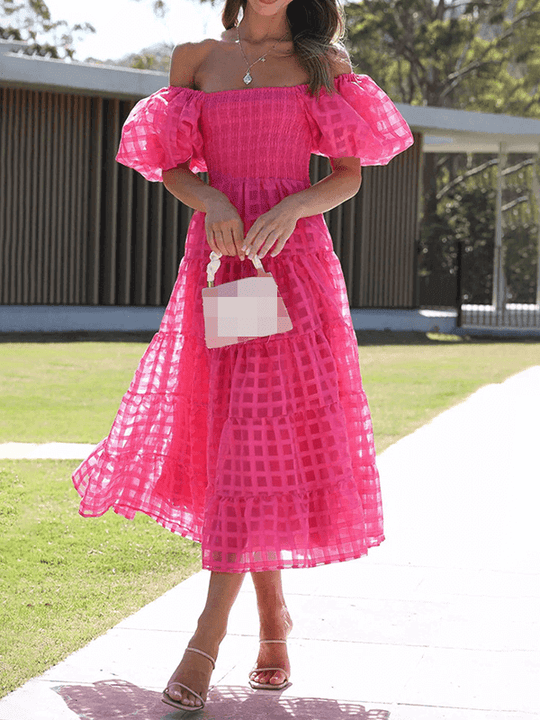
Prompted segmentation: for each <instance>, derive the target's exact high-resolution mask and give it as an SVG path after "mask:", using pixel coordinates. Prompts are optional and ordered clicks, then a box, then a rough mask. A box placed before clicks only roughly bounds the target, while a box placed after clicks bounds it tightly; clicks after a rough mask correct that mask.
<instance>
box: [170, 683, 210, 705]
mask: <svg viewBox="0 0 540 720" xmlns="http://www.w3.org/2000/svg"><path fill="white" fill-rule="evenodd" d="M173 685H180V687H182V688H184V690H187V691H188V692H189V693H191V694H192V695H195V697H196V698H198V699H199V700H200V701H201V702H202V704H203V705H204V700H203V699H202V697H201V696H200V695H199V693H196V692H195V690H192V689H191V688H190V687H188V686H187V685H184V683H181V682H178V681H175V682H172V683H169V684H168V685H167V689H166V690H165V692H166V693H167V695H169V688H171V687H172V686H173ZM169 697H170V698H171V700H174V702H177V703H178V704H179V705H183V704H184V703H182V702H180V700H176V699H175V698H172V697H171V696H170V695H169ZM186 707H190V706H189V705H186Z"/></svg>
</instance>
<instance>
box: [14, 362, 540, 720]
mask: <svg viewBox="0 0 540 720" xmlns="http://www.w3.org/2000/svg"><path fill="white" fill-rule="evenodd" d="M539 417H540V366H538V367H533V368H530V369H529V370H526V371H525V372H522V373H520V374H519V375H516V376H514V377H512V378H510V379H508V380H507V381H506V382H504V383H502V384H498V385H489V386H487V387H484V388H482V389H481V390H479V391H478V392H476V393H474V394H473V395H472V396H471V397H470V398H469V399H468V400H466V401H465V402H464V403H462V404H460V405H457V406H456V407H454V408H452V409H450V410H448V411H446V412H444V413H443V414H441V415H439V416H438V417H437V418H435V420H433V421H432V422H431V423H430V424H428V425H426V426H424V427H423V428H421V429H419V430H417V431H416V432H414V433H413V434H412V435H409V436H408V437H406V438H403V439H402V440H400V441H398V442H397V443H396V444H395V445H393V446H392V447H390V448H389V449H388V450H386V451H385V452H384V453H383V454H382V455H381V456H380V457H379V468H380V472H381V483H382V492H383V504H384V509H385V526H386V536H387V539H386V541H385V542H384V543H383V544H382V545H381V546H380V547H379V548H374V549H373V550H370V552H369V556H368V557H364V558H361V559H359V560H354V561H349V562H345V563H342V564H335V565H326V566H321V567H317V568H310V569H305V570H286V571H283V582H284V587H285V594H286V597H287V604H288V607H289V610H290V611H291V615H292V618H293V621H294V623H295V626H294V629H293V632H292V635H291V636H290V639H289V652H290V658H291V666H292V673H291V681H292V685H290V687H289V688H287V689H286V690H284V691H282V692H275V691H255V690H251V688H250V687H249V686H248V685H247V675H248V672H249V670H250V669H251V668H252V666H253V663H254V661H255V658H256V654H257V648H258V642H257V640H258V623H257V614H256V607H255V597H254V591H253V585H252V582H251V578H250V577H249V578H246V581H245V583H244V586H243V588H242V591H241V592H240V595H239V597H238V600H237V602H236V604H235V606H234V608H233V610H232V613H231V618H230V622H229V633H228V635H227V637H226V638H225V640H224V642H223V643H222V645H221V648H220V654H219V657H218V661H217V667H216V670H215V671H214V674H213V675H212V683H213V684H214V685H213V688H212V690H211V692H210V694H209V697H208V704H207V706H206V708H205V709H204V710H203V711H202V712H200V713H198V714H194V715H193V717H194V718H196V719H197V720H198V719H199V718H200V719H201V720H203V719H205V720H210V718H212V719H214V720H232V718H235V719H236V718H245V719H246V720H255V719H257V720H261V719H262V718H265V719H266V718H270V719H271V720H290V718H294V720H338V719H339V718H347V719H348V720H352V719H354V720H532V718H540V656H539V647H540V643H539V639H540V621H539V613H538V607H539V605H540V533H539V526H540V523H539V522H538V499H539V495H540V491H539V480H540V452H539V447H540V442H539V440H540V420H539ZM208 577H209V573H208V572H207V571H202V572H200V573H198V574H197V575H194V576H193V577H191V578H189V579H188V580H186V581H185V582H183V583H181V584H180V585H179V586H177V587H176V588H174V589H173V590H171V591H169V592H168V593H166V594H165V595H163V596H162V597H160V598H159V599H158V600H156V601H155V602H153V603H151V604H150V605H148V606H146V607H144V608H143V609H142V610H140V611H139V612H137V613H135V614H134V615H132V616H131V617H129V618H127V619H125V620H123V621H122V622H121V623H119V624H118V625H117V626H116V627H114V628H113V629H112V630H110V631H109V632H108V633H107V634H106V635H104V636H102V637H100V638H98V639H96V640H95V641H93V642H92V643H90V644H89V645H88V646H86V647H85V648H83V649H81V650H80V651H78V652H76V653H74V654H73V655H71V656H70V657H68V658H67V659H66V660H65V661H63V662H61V663H59V664H58V665H57V666H55V667H53V668H51V669H50V670H48V671H47V672H46V673H45V674H44V675H42V676H41V677H38V678H35V679H33V680H31V681H30V682H28V683H26V685H24V686H23V687H22V688H20V689H18V690H16V691H15V692H13V693H11V695H8V696H7V697H5V698H4V699H2V700H1V701H0V720H68V718H69V719H71V720H74V719H76V718H85V719H87V720H111V719H112V718H131V717H137V718H139V719H142V720H160V719H162V720H164V719H165V718H167V719H169V718H170V720H172V719H173V718H187V717H191V715H188V714H187V713H182V712H180V711H178V712H175V711H172V712H170V713H169V712H168V710H169V709H170V710H172V708H168V706H166V705H164V704H163V703H161V702H160V695H161V690H162V689H163V687H164V684H165V682H166V680H167V679H168V678H169V676H170V674H171V672H172V670H174V668H175V667H176V665H177V664H178V662H179V660H180V658H181V656H182V654H183V651H184V647H185V645H186V644H187V642H188V640H189V639H190V637H191V635H192V633H193V630H194V628H195V624H196V620H197V617H198V615H199V612H200V610H201V608H202V606H203V603H204V600H205V597H206V589H207V585H208Z"/></svg>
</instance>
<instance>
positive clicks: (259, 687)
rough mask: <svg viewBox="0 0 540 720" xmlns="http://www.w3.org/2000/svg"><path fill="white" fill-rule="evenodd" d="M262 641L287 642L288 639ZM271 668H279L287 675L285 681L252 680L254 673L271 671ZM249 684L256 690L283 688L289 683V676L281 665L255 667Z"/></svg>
mask: <svg viewBox="0 0 540 720" xmlns="http://www.w3.org/2000/svg"><path fill="white" fill-rule="evenodd" d="M259 642H260V643H286V642H287V641H286V640H259ZM271 670H274V671H276V670H279V671H280V672H282V673H283V674H284V675H285V680H283V682H280V683H277V684H274V683H260V682H256V681H255V680H252V679H251V678H252V676H253V675H254V674H258V673H261V672H270V671H271ZM249 684H250V686H251V687H252V688H253V689H254V690H282V689H283V688H284V687H285V686H286V685H288V684H289V676H288V675H287V673H286V672H285V670H284V669H283V668H280V667H268V668H254V669H253V670H252V671H251V672H250V673H249Z"/></svg>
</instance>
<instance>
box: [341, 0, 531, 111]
mask: <svg viewBox="0 0 540 720" xmlns="http://www.w3.org/2000/svg"><path fill="white" fill-rule="evenodd" d="M346 15H347V30H348V38H349V46H350V51H351V57H352V59H353V62H354V63H355V64H356V65H357V66H358V68H359V72H361V73H367V74H368V75H370V76H371V77H373V79H374V80H375V81H376V82H377V83H379V84H380V85H381V87H384V88H385V90H386V91H387V92H388V94H389V95H391V96H392V98H393V99H395V100H396V101H398V102H405V103H410V104H412V105H429V106H431V107H451V108H460V109H466V110H478V111H482V112H504V113H508V114H516V115H526V116H530V117H540V51H539V47H538V37H540V0H486V1H485V2H482V1H479V0H476V1H472V2H460V1H459V0H456V2H447V1H446V0H440V1H439V2H432V0H361V2H358V3H354V4H350V5H347V6H346Z"/></svg>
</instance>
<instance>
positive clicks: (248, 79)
mask: <svg viewBox="0 0 540 720" xmlns="http://www.w3.org/2000/svg"><path fill="white" fill-rule="evenodd" d="M288 32H289V31H288V30H287V32H286V33H285V35H284V36H283V37H282V38H280V39H279V40H278V41H277V43H276V44H275V45H272V47H271V48H270V50H273V49H274V48H275V47H276V45H277V44H278V43H280V42H281V41H282V40H283V38H284V37H285V36H286V35H287V33H288ZM236 34H237V35H238V41H237V42H239V43H240V50H241V51H242V55H243V56H244V60H245V61H246V65H247V66H248V69H247V73H246V74H245V75H244V77H243V78H242V79H243V81H244V82H245V83H246V85H249V83H250V82H251V81H252V80H253V78H252V77H251V75H250V72H249V71H250V69H251V68H252V67H253V65H255V63H258V62H259V60H260V61H261V62H266V59H265V58H266V56H267V55H268V53H269V52H270V50H267V51H266V52H265V53H264V55H261V57H260V58H258V60H255V62H252V63H251V65H249V64H248V59H247V57H246V53H245V52H244V48H243V47H242V43H241V42H240V31H239V30H238V25H237V26H236Z"/></svg>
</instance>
